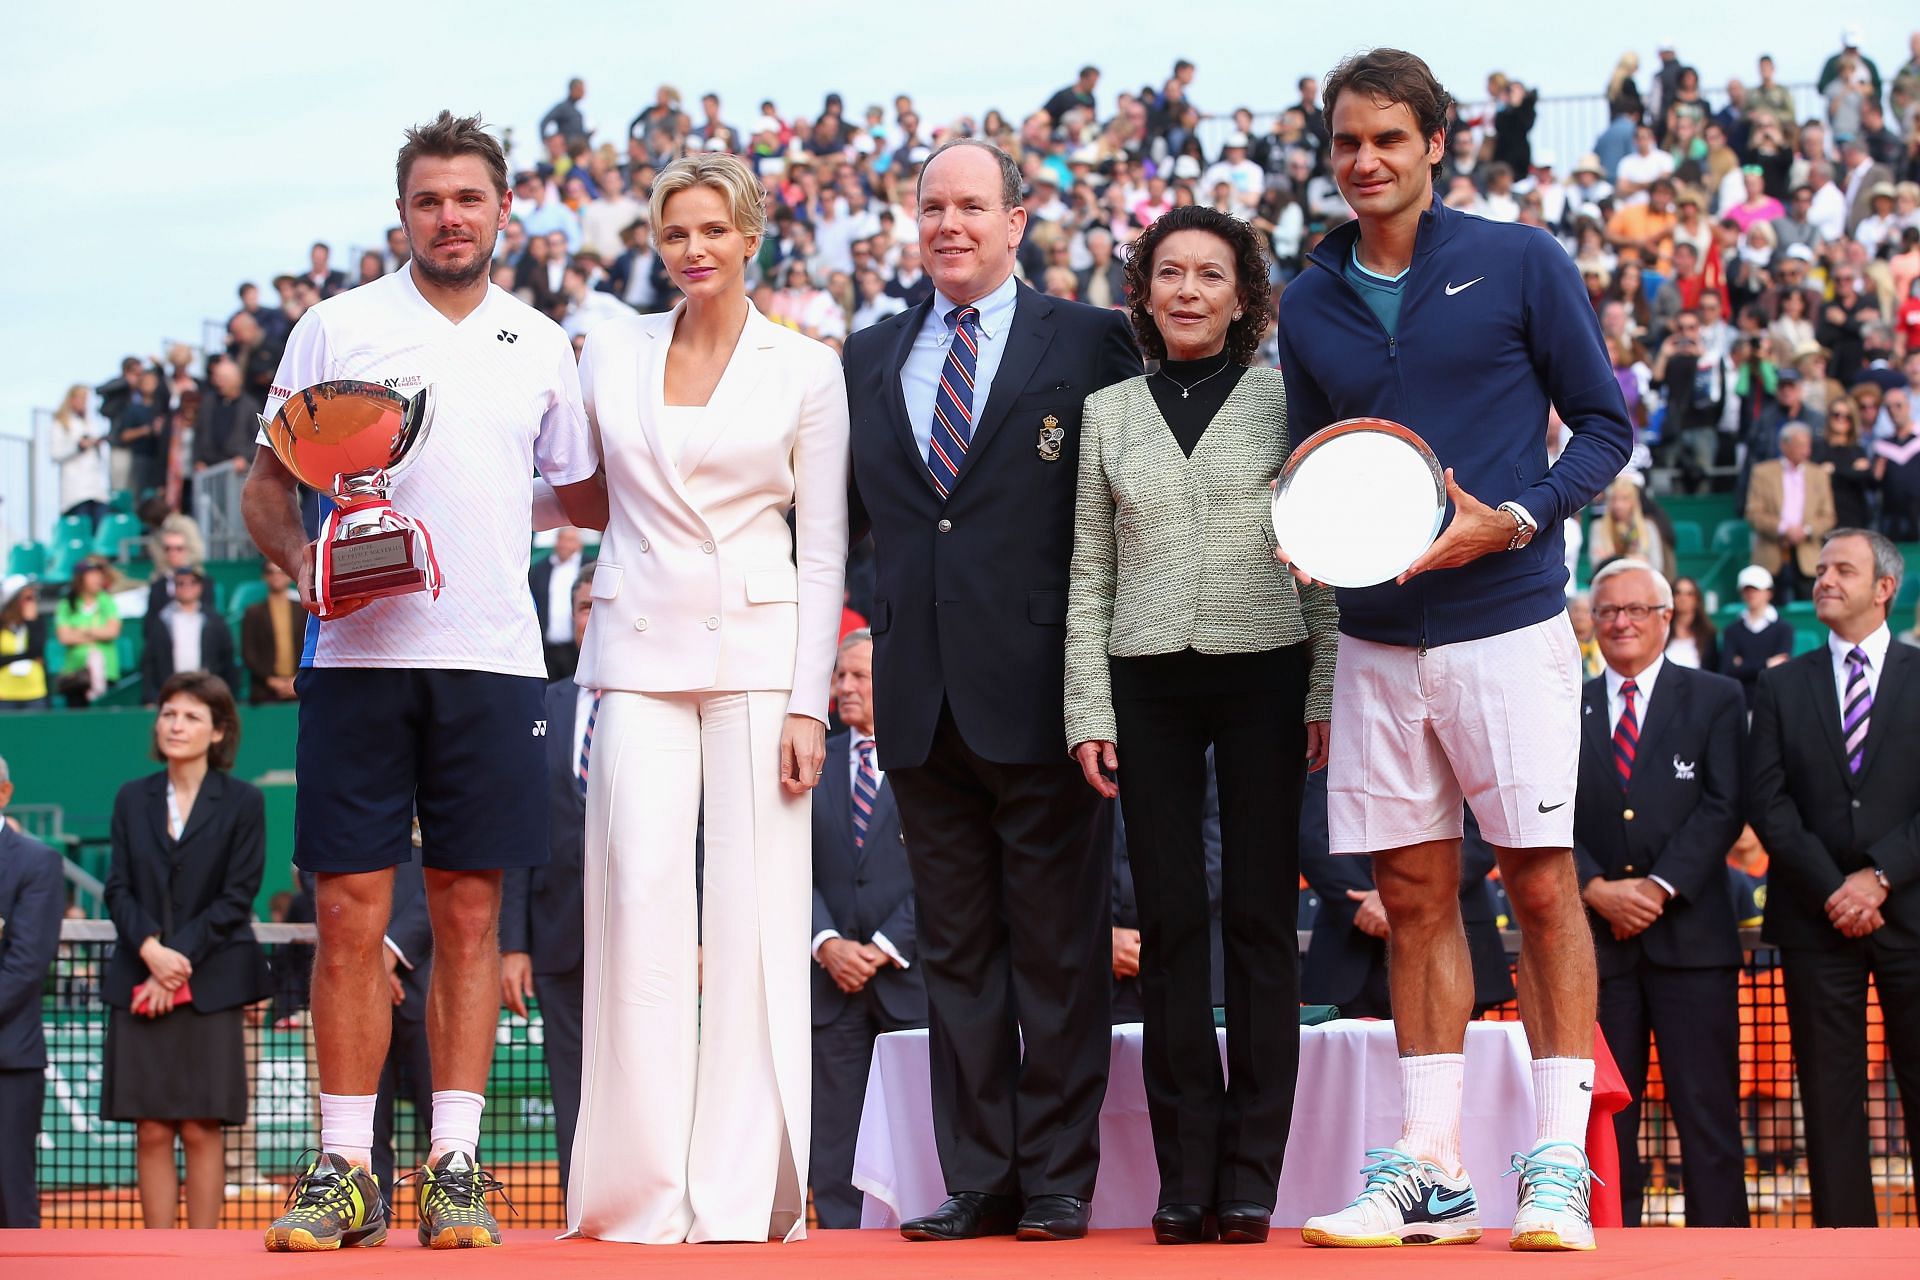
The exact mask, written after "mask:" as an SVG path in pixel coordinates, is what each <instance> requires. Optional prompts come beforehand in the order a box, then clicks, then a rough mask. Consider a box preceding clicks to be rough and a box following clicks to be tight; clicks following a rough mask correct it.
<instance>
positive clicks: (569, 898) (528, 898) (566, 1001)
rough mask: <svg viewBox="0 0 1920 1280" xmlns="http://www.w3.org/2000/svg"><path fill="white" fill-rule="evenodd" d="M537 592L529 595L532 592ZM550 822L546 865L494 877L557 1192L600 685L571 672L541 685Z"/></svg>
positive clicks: (579, 598) (566, 1129) (583, 585)
mask: <svg viewBox="0 0 1920 1280" xmlns="http://www.w3.org/2000/svg"><path fill="white" fill-rule="evenodd" d="M537 598H538V597H537V596H536V599H537ZM570 600H571V606H570V610H569V613H570V616H571V619H572V627H573V640H574V644H575V645H576V646H577V645H578V644H579V641H580V638H581V637H582V636H584V635H585V634H586V630H587V623H588V620H589V617H590V615H591V613H592V610H593V582H592V579H591V578H578V579H576V580H575V582H574V584H573V590H572V592H571V593H570ZM545 706H546V717H547V776H546V793H547V832H548V839H549V841H550V844H551V856H550V857H549V858H548V860H547V864H546V865H545V866H543V867H519V868H514V869H511V870H509V871H507V872H506V873H505V875H504V876H503V878H502V880H501V884H500V990H501V1003H502V1005H504V1007H506V1008H508V1009H510V1010H512V1011H513V1012H514V1013H515V1014H518V1015H519V1016H521V1017H526V1016H528V1013H527V997H528V996H534V997H536V998H537V999H538V1000H539V1002H540V1020H541V1023H542V1026H543V1029H544V1033H545V1034H544V1038H543V1039H542V1042H541V1055H542V1057H544V1058H545V1059H546V1066H547V1084H548V1086H549V1088H551V1090H552V1092H553V1130H554V1153H555V1155H556V1156H557V1157H558V1158H559V1162H560V1188H561V1191H562V1192H564V1191H565V1190H566V1187H567V1181H568V1179H569V1177H570V1176H571V1174H572V1169H573V1131H574V1124H575V1122H576V1121H577V1120H578V1119H579V1117H580V1044H581V1023H582V1019H583V1017H584V1003H585V996H584V987H583V985H582V984H583V982H584V975H583V972H582V964H583V955H584V952H583V949H582V946H581V931H582V929H583V928H585V921H586V908H585V905H584V904H583V901H582V899H581V893H582V884H583V881H582V874H583V873H582V868H581V856H582V848H583V845H584V841H585V837H586V827H587V793H586V777H585V772H586V769H587V766H588V764H589V763H590V760H589V750H590V745H591V742H592V732H593V725H594V721H595V719H596V717H597V713H598V711H599V708H600V695H599V692H598V691H597V690H594V689H588V688H585V687H584V686H581V685H577V684H575V683H574V682H573V679H572V677H571V675H569V676H568V677H566V678H563V679H556V680H555V681H554V682H553V683H552V684H550V685H548V686H547V692H546V702H545Z"/></svg>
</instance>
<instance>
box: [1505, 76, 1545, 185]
mask: <svg viewBox="0 0 1920 1280" xmlns="http://www.w3.org/2000/svg"><path fill="white" fill-rule="evenodd" d="M1503 95H1504V96H1503V100H1502V101H1501V102H1500V103H1499V104H1498V106H1497V107H1496V109H1495V110H1494V113H1493V159H1494V162H1495V163H1496V164H1504V165H1506V166H1507V172H1508V173H1510V174H1525V173H1529V172H1531V171H1532V169H1533V145H1532V143H1531V142H1530V141H1529V140H1528V135H1529V134H1531V133H1532V132H1533V122H1534V116H1535V106H1536V104H1537V103H1538V102H1539V100H1540V91H1539V90H1538V89H1529V88H1527V86H1525V85H1524V84H1521V83H1520V82H1519V81H1518V80H1509V81H1507V84H1506V88H1505V89H1504V91H1503Z"/></svg>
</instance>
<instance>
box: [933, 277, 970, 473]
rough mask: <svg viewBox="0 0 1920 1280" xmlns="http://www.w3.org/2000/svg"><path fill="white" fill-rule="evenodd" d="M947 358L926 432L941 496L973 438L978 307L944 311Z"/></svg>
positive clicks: (941, 370)
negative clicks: (929, 428)
mask: <svg viewBox="0 0 1920 1280" xmlns="http://www.w3.org/2000/svg"><path fill="white" fill-rule="evenodd" d="M947 328H949V329H951V330H952V331H953V336H952V337H951V338H950V339H949V340H948V342H947V362H946V364H944V365H943V366H941V369H940V385H939V386H938V387H937V388H935V390H934V393H933V429H932V431H931V432H930V433H929V434H928V436H927V472H928V474H930V475H932V477H933V487H934V488H936V489H938V490H939V491H940V496H941V497H942V498H944V497H946V496H947V495H948V494H949V493H950V492H952V490H953V482H954V480H955V479H956V478H958V476H959V475H960V467H961V464H962V463H964V462H965V461H966V457H967V446H968V445H969V444H970V443H972V441H973V374H974V369H975V367H976V366H977V365H978V364H979V362H980V308H978V307H955V308H954V309H953V310H952V311H949V312H948V313H947Z"/></svg>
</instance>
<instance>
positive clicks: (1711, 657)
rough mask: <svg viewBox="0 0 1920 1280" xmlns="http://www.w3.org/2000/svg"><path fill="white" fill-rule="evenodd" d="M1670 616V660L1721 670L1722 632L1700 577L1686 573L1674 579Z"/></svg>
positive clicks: (1716, 670) (1668, 651) (1677, 664)
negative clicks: (1717, 625) (1714, 620)
mask: <svg viewBox="0 0 1920 1280" xmlns="http://www.w3.org/2000/svg"><path fill="white" fill-rule="evenodd" d="M1668 618H1669V621H1670V623H1671V626H1670V627H1669V628H1668V631H1667V647H1666V660H1667V661H1668V662H1671V663H1672V664H1673V665H1674V666H1676V667H1690V668H1692V669H1693V670H1696V671H1712V672H1715V673H1718V672H1719V670H1720V633H1719V632H1718V631H1717V630H1716V629H1715V627H1714V625H1713V616H1712V615H1711V614H1709V613H1708V612H1707V605H1706V600H1705V597H1703V596H1702V595H1701V593H1700V583H1699V582H1698V581H1697V580H1695V579H1693V578H1688V577H1684V576H1683V577H1679V578H1675V579H1674V580H1673V612H1672V613H1670V614H1669V615H1668Z"/></svg>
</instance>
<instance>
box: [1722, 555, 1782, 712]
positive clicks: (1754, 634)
mask: <svg viewBox="0 0 1920 1280" xmlns="http://www.w3.org/2000/svg"><path fill="white" fill-rule="evenodd" d="M1736 583H1737V586H1738V587H1739V590H1740V602H1741V604H1742V605H1744V606H1745V610H1744V612H1742V613H1741V615H1740V620H1739V621H1738V622H1735V623H1733V624H1732V625H1730V626H1729V627H1728V628H1727V633H1726V635H1725V636H1724V637H1723V638H1722V641H1721V645H1720V670H1721V672H1722V674H1724V675H1729V676H1732V677H1733V678H1734V679H1735V680H1738V681H1739V682H1740V684H1741V686H1742V687H1743V688H1744V689H1745V690H1746V695H1747V706H1748V708H1749V709H1751V708H1752V706H1753V702H1754V699H1755V698H1756V697H1758V696H1759V689H1758V681H1759V679H1760V673H1761V672H1762V671H1765V670H1766V669H1767V668H1768V667H1777V666H1779V665H1780V664H1781V663H1783V662H1785V661H1786V660H1787V659H1788V658H1791V657H1792V656H1793V625H1792V624H1791V623H1789V622H1786V621H1784V620H1783V619H1782V618H1781V617H1780V614H1779V612H1778V611H1777V610H1776V609H1775V608H1774V607H1773V575H1772V574H1771V573H1769V572H1767V571H1766V570H1765V569H1763V568H1761V567H1760V566H1759V565H1757V564H1750V565H1748V566H1747V567H1746V568H1744V569H1742V570H1741V571H1740V576H1739V578H1738V579H1737V580H1736Z"/></svg>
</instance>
